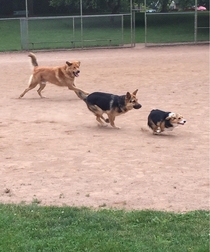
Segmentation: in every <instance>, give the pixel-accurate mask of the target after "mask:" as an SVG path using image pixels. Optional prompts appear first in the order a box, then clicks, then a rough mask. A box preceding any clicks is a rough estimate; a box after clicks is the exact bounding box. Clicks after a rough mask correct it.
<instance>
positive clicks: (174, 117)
mask: <svg viewBox="0 0 210 252" xmlns="http://www.w3.org/2000/svg"><path fill="white" fill-rule="evenodd" d="M185 123H186V120H185V119H184V118H183V116H182V115H180V114H177V113H173V112H166V111H163V110H159V109H153V110H152V111H151V112H150V114H149V116H148V122H147V124H148V126H149V127H150V128H151V129H152V130H153V134H160V133H161V132H163V131H164V130H173V129H174V127H176V126H178V125H184V124H185Z"/></svg>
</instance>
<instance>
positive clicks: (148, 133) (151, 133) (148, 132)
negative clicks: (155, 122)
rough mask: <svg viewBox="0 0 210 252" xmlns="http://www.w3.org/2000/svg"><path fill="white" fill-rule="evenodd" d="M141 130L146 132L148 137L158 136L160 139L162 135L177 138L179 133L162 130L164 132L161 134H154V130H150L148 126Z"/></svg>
mask: <svg viewBox="0 0 210 252" xmlns="http://www.w3.org/2000/svg"><path fill="white" fill-rule="evenodd" d="M141 131H142V132H143V133H144V134H146V135H147V136H148V137H150V138H153V139H154V138H158V139H161V138H162V137H163V138H165V137H166V138H176V137H178V135H174V134H173V133H171V132H170V133H167V132H162V133H160V134H153V132H152V131H151V130H149V129H147V128H143V127H142V128H141Z"/></svg>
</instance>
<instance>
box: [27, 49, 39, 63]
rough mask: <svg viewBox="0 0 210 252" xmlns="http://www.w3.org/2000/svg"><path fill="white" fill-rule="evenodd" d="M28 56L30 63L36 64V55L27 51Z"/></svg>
mask: <svg viewBox="0 0 210 252" xmlns="http://www.w3.org/2000/svg"><path fill="white" fill-rule="evenodd" d="M28 57H30V58H31V63H32V65H33V66H34V67H36V66H38V63H37V60H36V56H35V55H34V54H33V53H31V52H30V53H29V55H28Z"/></svg>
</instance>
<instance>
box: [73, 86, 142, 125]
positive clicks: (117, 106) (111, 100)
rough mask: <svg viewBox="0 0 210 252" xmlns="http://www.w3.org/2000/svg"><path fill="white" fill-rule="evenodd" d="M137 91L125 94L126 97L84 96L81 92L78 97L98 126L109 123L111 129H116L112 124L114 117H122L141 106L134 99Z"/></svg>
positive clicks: (100, 94)
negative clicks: (92, 115) (94, 117)
mask: <svg viewBox="0 0 210 252" xmlns="http://www.w3.org/2000/svg"><path fill="white" fill-rule="evenodd" d="M137 91H138V89H137V90H135V91H134V92H133V93H129V92H127V93H126V95H114V94H109V93H102V92H94V93H91V94H89V95H86V94H85V93H83V92H78V94H79V95H78V96H79V97H80V98H81V99H82V100H84V102H85V103H86V105H87V107H88V109H89V110H90V111H91V112H92V113H93V114H94V115H95V116H96V120H97V121H98V122H99V124H100V125H102V126H103V125H106V124H104V122H106V123H110V124H111V126H112V127H114V128H118V127H117V126H116V125H115V123H114V121H115V117H116V116H118V115H122V114H124V113H126V112H128V111H129V110H131V109H133V108H134V109H139V108H141V104H139V103H138V99H137V98H136V93H137ZM104 113H105V114H107V116H108V118H107V119H105V118H104V117H103V114H104ZM102 120H103V121H104V122H103V121H102Z"/></svg>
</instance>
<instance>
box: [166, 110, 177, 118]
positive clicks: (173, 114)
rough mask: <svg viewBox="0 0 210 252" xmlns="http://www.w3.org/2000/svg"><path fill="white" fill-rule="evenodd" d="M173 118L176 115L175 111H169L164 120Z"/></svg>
mask: <svg viewBox="0 0 210 252" xmlns="http://www.w3.org/2000/svg"><path fill="white" fill-rule="evenodd" d="M173 117H174V118H175V117H176V114H175V113H172V112H171V113H169V114H168V116H167V117H166V120H170V119H171V118H173Z"/></svg>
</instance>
